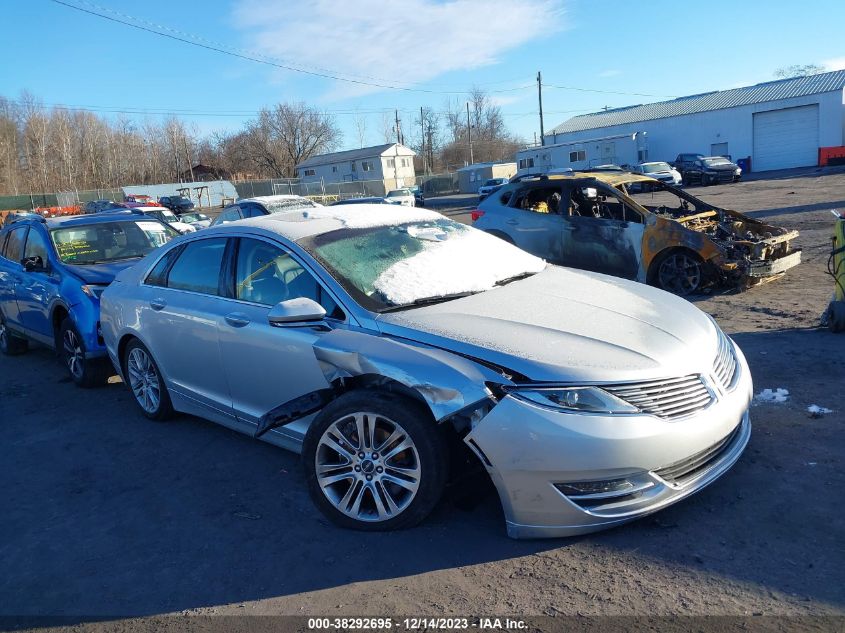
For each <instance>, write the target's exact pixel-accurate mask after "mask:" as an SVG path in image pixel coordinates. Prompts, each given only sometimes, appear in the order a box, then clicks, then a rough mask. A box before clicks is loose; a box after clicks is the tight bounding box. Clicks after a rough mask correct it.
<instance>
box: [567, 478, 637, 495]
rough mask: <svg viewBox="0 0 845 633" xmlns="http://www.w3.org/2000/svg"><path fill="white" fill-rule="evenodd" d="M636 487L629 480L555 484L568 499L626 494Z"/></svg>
mask: <svg viewBox="0 0 845 633" xmlns="http://www.w3.org/2000/svg"><path fill="white" fill-rule="evenodd" d="M633 487H634V484H632V483H631V482H630V481H628V480H627V479H607V480H605V481H575V482H572V483H568V484H555V488H557V489H558V490H560V491H561V492H562V493H563V494H565V495H566V496H567V497H578V496H581V495H596V494H603V493H607V492H624V491H626V490H630V489H632V488H633Z"/></svg>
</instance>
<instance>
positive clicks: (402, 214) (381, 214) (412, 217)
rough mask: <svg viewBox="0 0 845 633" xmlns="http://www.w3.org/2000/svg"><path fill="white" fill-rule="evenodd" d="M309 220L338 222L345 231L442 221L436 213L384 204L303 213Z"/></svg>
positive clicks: (341, 207)
mask: <svg viewBox="0 0 845 633" xmlns="http://www.w3.org/2000/svg"><path fill="white" fill-rule="evenodd" d="M303 215H304V216H305V217H306V218H309V219H333V220H338V221H339V222H340V223H341V224H342V225H343V227H344V228H347V229H369V228H373V227H376V226H398V225H400V224H407V223H409V222H433V221H435V220H442V219H443V216H442V215H441V214H439V213H437V212H436V211H429V210H428V209H418V208H416V207H403V206H400V205H398V204H397V205H393V204H391V205H386V204H358V205H355V206H342V205H341V206H339V207H322V208H320V209H315V210H313V211H304V212H303Z"/></svg>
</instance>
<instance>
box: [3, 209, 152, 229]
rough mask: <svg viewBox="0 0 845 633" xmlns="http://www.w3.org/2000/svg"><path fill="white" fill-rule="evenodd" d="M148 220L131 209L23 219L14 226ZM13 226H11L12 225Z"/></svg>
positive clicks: (53, 225)
mask: <svg viewBox="0 0 845 633" xmlns="http://www.w3.org/2000/svg"><path fill="white" fill-rule="evenodd" d="M144 219H148V218H147V217H146V216H144V215H142V214H140V213H133V212H132V211H130V210H129V209H119V210H115V211H114V212H103V213H86V214H80V215H65V216H61V217H58V218H43V217H32V218H22V219H21V220H18V221H16V222H14V225H17V226H20V225H23V224H28V225H33V224H45V225H47V227H48V228H51V229H55V228H59V227H62V228H67V227H72V226H84V225H88V224H102V223H104V222H134V221H137V220H144ZM10 226H11V225H10Z"/></svg>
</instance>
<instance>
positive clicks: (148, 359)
mask: <svg viewBox="0 0 845 633" xmlns="http://www.w3.org/2000/svg"><path fill="white" fill-rule="evenodd" d="M122 363H123V376H124V377H125V378H126V384H127V386H128V387H129V390H130V391H131V392H132V396H133V398H134V400H135V403H136V404H137V405H138V407H139V408H140V409H141V413H143V414H144V415H145V416H146V417H148V418H149V419H150V420H156V421H158V422H161V421H164V420H167V419H168V418H170V417H172V416H173V404H172V403H171V401H170V394H169V393H168V391H167V386H166V385H165V384H164V379H163V378H162V377H161V372H160V371H159V369H158V365H156V362H155V361H154V360H153V356H152V354H150V350H148V349H147V348H146V346H145V345H144V344H143V343H142V342H141V341H139V340H138V339H133V340H132V341H130V342H129V344H128V345H127V346H126V349H125V350H124V353H123V358H122Z"/></svg>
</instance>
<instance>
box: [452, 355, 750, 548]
mask: <svg viewBox="0 0 845 633" xmlns="http://www.w3.org/2000/svg"><path fill="white" fill-rule="evenodd" d="M737 359H738V362H739V366H740V375H739V377H738V379H737V382H736V384H735V386H734V387H733V389H732V390H731V391H730V392H728V393H726V394H722V395H721V396H720V398H719V399H718V400H717V401H716V402H714V403H713V404H711V405H710V406H709V407H708V408H706V409H704V410H702V411H699V412H697V413H696V414H694V415H691V416H688V417H686V418H684V419H679V420H667V419H661V418H657V417H655V416H649V415H641V416H640V415H637V416H603V415H578V414H571V413H562V412H558V411H554V410H551V409H547V408H543V407H539V406H535V405H533V404H531V403H528V402H525V401H523V400H519V399H516V398H514V397H512V396H505V397H504V398H503V399H502V400H501V401H500V402H499V403H498V404H497V405H496V406H495V407H494V408H493V410H492V411H491V412H490V413H489V414H488V415H487V416H486V417H484V418H483V419H482V420H481V421H480V422H479V423H478V424H477V425H476V426H475V428H474V429H473V430H472V431H471V432H470V433H469V434H468V435H467V436H466V438H465V441H466V442H467V443H468V444H469V446H470V447H471V448H472V449H473V450H474V451H475V452H476V453H477V454H478V455H479V457H480V459H481V460H482V462H483V463H484V464H485V466H486V468H487V471H488V473H489V474H490V476H491V478H492V479H493V482H494V484H495V485H496V488H497V489H498V491H499V496H500V498H501V501H502V506H503V508H504V512H505V519H506V522H507V531H508V535H509V536H511V537H513V538H544V537H560V536H573V535H576V534H584V533H588V532H594V531H598V530H602V529H605V528H609V527H613V526H616V525H620V524H622V523H626V522H628V521H632V520H634V519H637V518H639V517H642V516H645V515H647V514H651V513H653V512H656V511H658V510H660V509H662V508H665V507H666V506H668V505H671V504H673V503H675V502H677V501H680V500H681V499H683V498H685V497H688V496H690V495H691V494H694V493H695V492H697V491H699V490H701V489H702V488H704V487H705V486H707V485H708V484H710V483H712V482H713V481H715V480H716V479H718V478H719V477H720V476H722V475H723V474H724V473H725V472H727V471H728V469H730V467H731V466H733V464H734V463H736V461H737V460H738V459H739V457H740V455H741V454H742V452H743V450H744V449H745V446H746V445H747V443H748V440H749V438H750V435H751V422H750V418H749V414H748V408H749V405H750V402H751V397H752V384H751V375H750V372H749V370H748V366H747V365H746V363H745V359H744V358H743V357H742V354H741V353H739V352H738V353H737ZM717 449H718V450H717ZM697 456H703V457H702V459H704V457H706V458H707V459H706V460H705V461H704V463H703V464H702V465H701V467H700V468H699V469H698V470H697V471H694V473H693V475H691V476H689V477H685V478H679V479H678V480H673V479H671V478H668V479H667V478H664V477H662V476H661V474H659V472H660V473H664V476H667V475H666V473H668V472H672V469H674V468H676V467H677V466H678V465H679V464H684V463H687V462H689V461H690V460H691V459H695V458H696V457H697ZM658 471H659V472H658ZM619 480H630V481H631V482H632V483H633V486H634V488H633V489H634V490H639V491H638V492H634V493H633V494H631V495H627V496H616V497H614V498H612V499H607V500H606V502H604V501H601V500H599V501H598V502H597V501H596V500H595V499H592V500H590V502H588V503H585V502H584V500H583V499H577V500H576V499H574V497H573V498H570V497H569V496H567V495H566V494H564V493H563V492H561V490H560V489H559V488H558V487H556V486H555V484H558V485H565V484H567V483H572V482H576V483H577V482H605V481H619Z"/></svg>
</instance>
